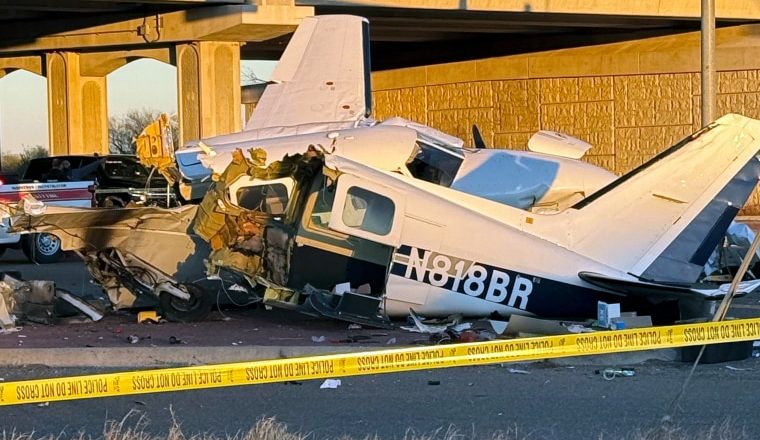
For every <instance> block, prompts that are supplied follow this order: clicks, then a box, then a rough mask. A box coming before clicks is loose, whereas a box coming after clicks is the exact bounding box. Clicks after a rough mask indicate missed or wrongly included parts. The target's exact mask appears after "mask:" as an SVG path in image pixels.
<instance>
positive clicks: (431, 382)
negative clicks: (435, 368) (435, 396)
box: [428, 380, 441, 385]
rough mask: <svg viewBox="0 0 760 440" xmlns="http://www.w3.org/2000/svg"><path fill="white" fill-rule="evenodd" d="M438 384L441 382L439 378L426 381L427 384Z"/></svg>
mask: <svg viewBox="0 0 760 440" xmlns="http://www.w3.org/2000/svg"><path fill="white" fill-rule="evenodd" d="M440 384H441V381H440V380H429V381H428V385H440Z"/></svg>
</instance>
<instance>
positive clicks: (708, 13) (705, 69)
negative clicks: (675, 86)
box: [701, 0, 718, 127]
mask: <svg viewBox="0 0 760 440" xmlns="http://www.w3.org/2000/svg"><path fill="white" fill-rule="evenodd" d="M701 67H702V70H701V79H702V95H701V98H702V99H701V104H702V127H705V126H707V124H709V123H711V122H712V121H714V120H715V107H716V98H715V95H716V89H717V87H718V85H717V74H716V73H715V0H702V66H701Z"/></svg>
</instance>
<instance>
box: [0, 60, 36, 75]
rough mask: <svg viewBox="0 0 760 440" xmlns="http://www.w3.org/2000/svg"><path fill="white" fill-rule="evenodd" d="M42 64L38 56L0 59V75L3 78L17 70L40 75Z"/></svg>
mask: <svg viewBox="0 0 760 440" xmlns="http://www.w3.org/2000/svg"><path fill="white" fill-rule="evenodd" d="M42 62H43V60H42V57H40V56H25V57H4V58H0V75H3V76H4V75H5V74H8V73H11V72H13V71H14V70H19V69H21V70H26V71H29V72H32V73H36V74H37V75H42Z"/></svg>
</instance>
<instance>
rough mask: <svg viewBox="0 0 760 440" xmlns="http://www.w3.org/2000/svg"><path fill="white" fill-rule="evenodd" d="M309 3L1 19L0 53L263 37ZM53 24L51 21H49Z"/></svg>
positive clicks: (282, 28)
mask: <svg viewBox="0 0 760 440" xmlns="http://www.w3.org/2000/svg"><path fill="white" fill-rule="evenodd" d="M313 13H314V10H313V8H311V7H299V6H287V5H279V4H266V5H244V6H217V7H210V8H196V9H191V10H187V11H178V12H171V13H168V14H154V15H148V16H145V17H140V18H133V19H126V20H121V21H118V22H115V23H109V24H96V25H88V22H89V21H88V20H91V19H81V20H80V25H81V27H78V28H77V30H74V31H65V32H58V33H51V34H49V35H39V34H40V32H41V31H42V32H43V33H44V23H43V24H41V25H40V26H42V28H40V27H38V26H30V25H29V24H26V23H24V24H22V23H11V24H7V25H4V26H3V28H2V30H0V34H1V35H2V36H3V39H4V42H3V44H2V46H3V47H2V49H0V51H2V52H3V53H14V52H36V51H55V50H70V51H74V50H80V49H95V48H105V47H114V46H116V47H119V46H121V47H123V46H136V45H141V46H144V45H145V44H146V43H150V44H167V43H180V42H187V41H234V42H240V41H264V40H268V39H271V38H276V37H279V36H281V35H284V34H287V33H289V32H292V31H293V30H294V29H295V27H296V26H297V25H298V23H300V21H301V19H302V18H303V17H306V16H309V15H313ZM51 26H52V24H51Z"/></svg>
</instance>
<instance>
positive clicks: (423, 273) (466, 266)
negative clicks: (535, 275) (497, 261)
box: [391, 246, 533, 310]
mask: <svg viewBox="0 0 760 440" xmlns="http://www.w3.org/2000/svg"><path fill="white" fill-rule="evenodd" d="M391 273H392V274H393V275H398V276H402V277H404V278H408V279H411V280H415V281H419V282H421V283H425V284H429V285H431V286H435V287H441V288H444V289H447V290H450V291H452V292H457V293H462V294H465V295H469V296H473V297H477V298H481V299H485V300H486V301H491V302H495V303H499V304H504V305H507V306H509V307H516V308H518V309H521V310H526V309H527V307H528V300H529V299H530V298H529V297H530V294H531V292H532V291H533V281H532V279H531V278H532V277H528V276H527V275H523V274H519V273H517V272H515V271H511V270H507V269H502V268H497V267H494V266H489V265H487V264H482V263H478V262H475V261H470V260H466V259H463V258H458V257H453V256H450V255H445V254H441V253H438V252H433V251H429V250H425V249H419V248H416V247H412V246H401V247H400V248H399V249H398V250H397V251H396V254H395V255H394V257H393V266H392V268H391Z"/></svg>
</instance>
